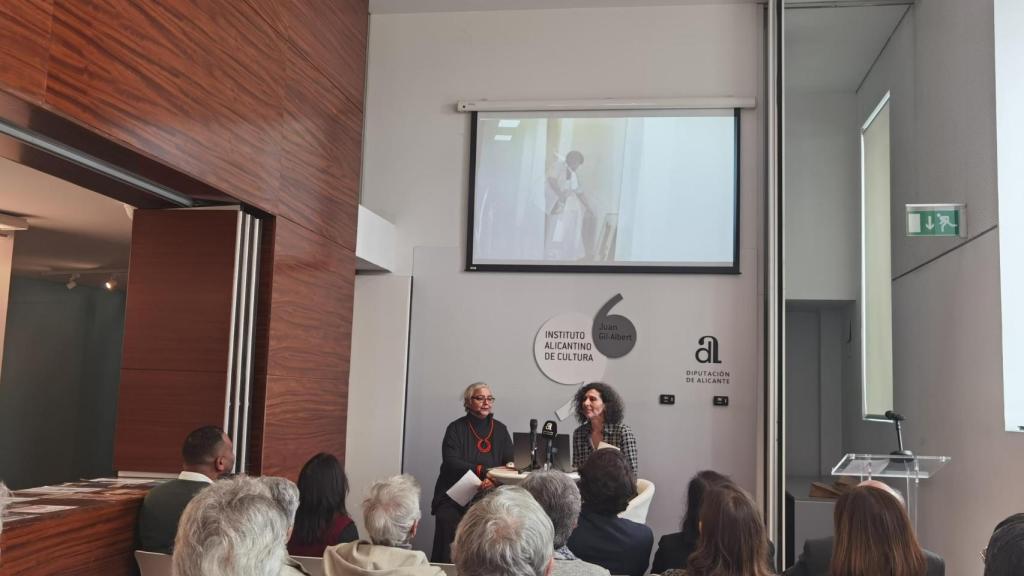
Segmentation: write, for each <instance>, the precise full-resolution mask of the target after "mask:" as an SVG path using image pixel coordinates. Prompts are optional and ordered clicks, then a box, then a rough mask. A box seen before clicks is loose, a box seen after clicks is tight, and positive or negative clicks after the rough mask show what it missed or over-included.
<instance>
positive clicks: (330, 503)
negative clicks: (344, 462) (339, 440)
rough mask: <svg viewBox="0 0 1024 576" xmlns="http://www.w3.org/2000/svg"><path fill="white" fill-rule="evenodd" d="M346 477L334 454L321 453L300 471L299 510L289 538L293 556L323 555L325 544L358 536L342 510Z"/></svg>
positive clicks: (346, 486) (336, 542) (348, 540)
mask: <svg viewBox="0 0 1024 576" xmlns="http://www.w3.org/2000/svg"><path fill="white" fill-rule="evenodd" d="M347 495H348V478H347V477H346V476H345V469H344V468H342V467H341V462H339V461H338V459H337V458H335V457H334V455H333V454H327V453H325V452H321V453H319V454H317V455H316V456H313V457H312V458H310V459H309V462H306V465H305V466H303V467H302V471H301V472H300V473H299V509H298V511H296V513H295V527H294V529H293V530H292V537H291V539H290V540H288V553H289V554H291V555H292V556H323V555H324V549H325V548H327V547H328V546H334V545H335V544H341V543H343V542H352V541H354V540H358V539H359V532H358V531H357V530H356V525H355V524H354V523H353V522H352V518H351V517H349V515H348V510H346V509H345V497H346V496H347Z"/></svg>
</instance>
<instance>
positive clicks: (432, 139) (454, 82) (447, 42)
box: [362, 5, 762, 274]
mask: <svg viewBox="0 0 1024 576" xmlns="http://www.w3.org/2000/svg"><path fill="white" fill-rule="evenodd" d="M761 12H762V8H761V7H758V6H756V5H727V6H682V7H653V8H631V9H627V8H604V9H575V10H523V11H504V12H462V13H438V14H385V15H373V16H371V18H370V47H369V55H368V66H369V68H368V76H367V97H366V131H365V136H364V154H363V159H364V160H363V192H362V203H363V204H364V205H366V207H367V208H369V209H370V210H373V211H374V212H376V213H377V214H379V215H381V216H382V217H384V218H385V219H387V220H388V221H390V222H392V223H393V224H394V225H395V226H396V228H397V229H398V242H397V245H398V246H397V248H398V262H397V264H396V269H395V271H396V272H397V273H401V274H408V273H410V272H411V269H412V268H411V265H412V249H413V248H414V247H416V246H462V245H463V242H465V223H466V211H465V203H466V196H467V190H468V174H469V169H468V158H469V128H470V121H469V115H467V114H460V113H457V112H455V102H456V101H458V100H460V99H492V100H498V99H503V100H517V99H518V100H538V99H539V100H543V99H566V98H572V99H577V98H658V97H686V96H722V95H735V96H747V97H755V96H760V94H761V80H762V75H761V60H760V51H761V50H760V46H761V44H760V39H761ZM758 118H759V112H752V111H748V112H744V114H743V118H742V123H741V129H742V130H743V134H744V137H743V140H744V146H745V148H744V151H743V153H744V154H745V155H746V158H747V160H748V166H749V170H748V171H745V172H744V173H743V175H742V177H743V178H744V180H745V181H744V182H743V183H744V185H757V184H758V182H759V180H758V175H759V173H758V172H757V170H760V167H759V166H755V165H756V164H758V163H759V161H760V160H759V156H758V153H759V151H760V150H761V141H760V137H759V136H758V134H759V131H760V128H761V124H760V121H759V120H758ZM755 198H758V197H757V196H753V197H751V200H750V201H747V202H745V205H744V206H743V218H744V222H745V223H746V224H751V225H753V224H754V220H755V219H756V218H757V214H758V213H757V211H756V209H755V208H756V206H755V205H754V202H757V201H759V198H758V199H757V200H755ZM757 240H758V237H757V232H756V228H754V227H752V226H751V227H749V228H745V229H744V230H743V234H742V236H741V242H742V245H741V248H744V247H745V248H750V247H754V246H756V245H757Z"/></svg>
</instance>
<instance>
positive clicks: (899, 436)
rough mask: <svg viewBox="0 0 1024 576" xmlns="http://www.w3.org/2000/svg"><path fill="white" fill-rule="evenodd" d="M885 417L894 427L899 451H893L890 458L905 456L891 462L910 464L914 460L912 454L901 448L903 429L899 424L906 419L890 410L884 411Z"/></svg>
mask: <svg viewBox="0 0 1024 576" xmlns="http://www.w3.org/2000/svg"><path fill="white" fill-rule="evenodd" d="M885 417H886V419H888V420H891V421H892V423H893V424H895V425H896V442H897V445H898V446H899V450H893V451H892V452H890V454H891V455H892V456H905V458H893V459H892V461H893V462H910V461H911V460H913V459H914V453H913V452H911V451H910V450H906V449H904V448H903V427H902V426H901V425H900V422H903V421H904V420H906V418H904V417H903V415H902V414H900V413H898V412H893V411H892V410H886V411H885Z"/></svg>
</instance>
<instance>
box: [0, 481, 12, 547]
mask: <svg viewBox="0 0 1024 576" xmlns="http://www.w3.org/2000/svg"><path fill="white" fill-rule="evenodd" d="M10 497H11V491H10V490H8V489H7V485H6V484H4V483H3V482H0V534H2V533H3V531H4V510H6V509H7V502H8V498H10Z"/></svg>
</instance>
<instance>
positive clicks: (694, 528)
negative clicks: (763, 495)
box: [651, 470, 732, 574]
mask: <svg viewBox="0 0 1024 576" xmlns="http://www.w3.org/2000/svg"><path fill="white" fill-rule="evenodd" d="M723 484H732V480H731V479H730V478H729V477H728V476H726V475H724V474H719V473H718V472H715V471H714V470H703V471H701V472H698V473H697V474H695V475H694V477H693V478H691V479H690V484H689V485H688V486H687V488H686V513H685V514H684V515H683V521H682V525H681V526H680V531H679V532H673V533H672V534H666V535H664V536H662V537H661V539H660V540H658V551H657V552H656V553H655V554H654V564H653V565H652V566H651V572H652V573H653V574H661V573H662V572H664V571H666V570H670V569H672V568H686V559H687V558H689V557H690V554H693V551H694V550H696V549H697V541H698V540H699V539H700V527H699V525H700V509H701V506H702V505H703V504H704V494H706V493H707V492H708V491H709V490H711V489H712V488H714V487H716V486H721V485H723Z"/></svg>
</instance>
